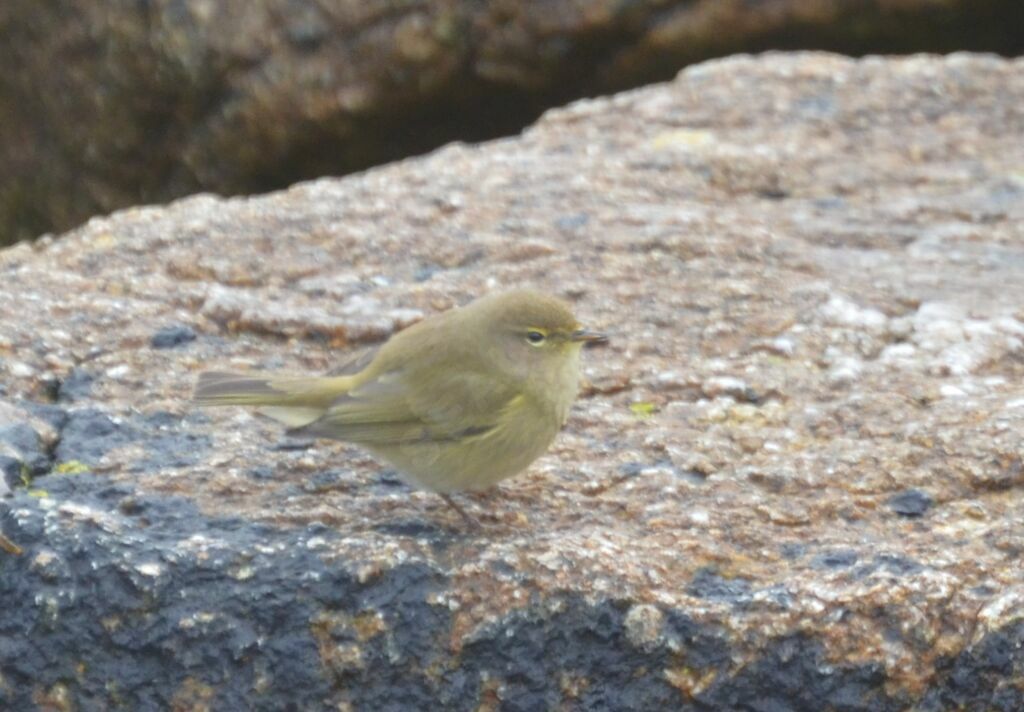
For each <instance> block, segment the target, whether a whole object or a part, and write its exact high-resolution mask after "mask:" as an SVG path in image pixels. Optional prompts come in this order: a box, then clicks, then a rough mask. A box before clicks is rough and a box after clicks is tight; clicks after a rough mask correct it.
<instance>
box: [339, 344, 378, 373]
mask: <svg viewBox="0 0 1024 712" xmlns="http://www.w3.org/2000/svg"><path fill="white" fill-rule="evenodd" d="M379 351H380V346H367V347H366V348H363V349H359V350H358V351H356V352H354V353H352V354H350V355H349V357H348V358H347V359H346V360H344V361H342V362H341V363H340V364H338V365H337V366H335V367H334V368H332V369H331V370H330V371H328V372H327V375H328V376H351V375H354V374H356V373H359V372H360V371H362V370H363V369H364V368H366V367H367V366H369V365H370V363H372V362H373V359H374V358H375V357H376V356H377V352H379Z"/></svg>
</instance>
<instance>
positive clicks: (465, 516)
mask: <svg viewBox="0 0 1024 712" xmlns="http://www.w3.org/2000/svg"><path fill="white" fill-rule="evenodd" d="M437 496H438V497H440V498H441V499H443V500H444V501H445V504H447V505H448V506H449V507H451V508H452V509H454V510H455V511H456V512H458V513H459V516H461V517H462V518H463V519H464V520H465V521H466V524H468V525H469V526H471V527H473V528H474V529H479V528H480V522H478V521H477V520H476V519H474V518H473V517H471V516H470V515H469V514H467V513H466V510H464V509H463V508H462V507H460V506H459V505H458V504H456V503H455V500H454V499H452V498H451V496H450V495H447V494H441V493H438V495H437Z"/></svg>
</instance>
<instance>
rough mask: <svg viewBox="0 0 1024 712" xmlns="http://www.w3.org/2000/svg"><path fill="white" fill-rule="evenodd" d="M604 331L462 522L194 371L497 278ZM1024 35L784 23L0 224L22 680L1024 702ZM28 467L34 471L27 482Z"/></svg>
mask: <svg viewBox="0 0 1024 712" xmlns="http://www.w3.org/2000/svg"><path fill="white" fill-rule="evenodd" d="M520 284H532V285H534V286H537V287H540V288H543V289H547V290H551V291H554V292H558V293H560V294H562V295H565V296H567V297H568V298H570V299H572V300H574V301H575V302H576V304H577V309H578V311H579V313H580V314H581V315H582V316H583V317H584V318H585V319H586V321H587V322H588V323H589V324H590V325H592V326H594V327H596V328H600V329H604V330H607V331H609V332H611V333H612V335H613V340H612V343H611V344H610V345H609V346H608V347H606V348H604V349H599V350H593V351H589V352H588V353H587V354H586V361H587V366H586V374H587V377H588V380H589V385H588V386H587V388H586V390H585V393H584V396H583V398H582V399H581V401H580V402H579V403H578V405H577V407H576V408H575V410H574V411H573V414H572V417H571V419H570V422H569V424H568V426H567V428H566V430H565V432H564V433H563V434H562V435H561V436H560V438H559V439H558V441H557V442H556V444H555V446H554V447H553V449H552V450H551V452H550V454H548V455H547V456H545V457H544V458H543V459H542V460H540V461H538V463H536V464H535V466H534V467H532V468H531V470H530V471H529V473H528V474H526V475H524V476H522V477H520V478H519V479H516V480H513V481H511V482H508V483H505V484H503V485H502V486H501V487H500V490H499V491H497V492H495V493H494V494H493V495H492V496H491V497H489V498H488V499H486V500H482V501H476V500H469V499H467V500H466V501H465V504H466V506H467V507H469V508H470V509H471V510H472V511H474V512H476V513H477V515H478V516H480V517H481V518H482V519H483V520H484V523H485V528H484V529H483V531H480V532H472V531H465V530H463V528H462V525H461V523H460V521H459V519H458V517H457V516H455V515H454V514H453V513H452V512H451V511H450V510H448V509H447V508H445V507H444V506H443V505H442V504H441V503H440V502H439V500H438V499H437V498H436V497H435V496H433V495H430V494H427V493H420V492H410V491H409V490H408V489H406V488H405V487H404V486H402V485H401V484H400V483H399V482H398V481H397V480H396V478H395V477H394V475H393V473H389V472H388V471H387V470H386V469H384V468H382V467H381V466H379V465H378V464H377V463H375V462H373V461H372V460H371V459H370V458H369V457H368V456H367V455H365V454H364V453H362V452H361V451H359V450H358V449H356V448H351V447H347V446H345V445H341V444H331V443H323V442H320V443H305V442H290V441H288V440H285V439H283V438H282V437H281V435H280V431H279V429H278V428H277V427H276V426H275V425H274V424H271V423H265V422H263V421H261V420H259V419H257V418H255V417H254V416H252V415H251V414H249V413H247V412H244V411H242V410H236V409H228V410H215V411H208V412H202V413H199V412H196V411H195V410H194V409H193V408H192V407H190V405H189V403H188V397H189V392H190V389H191V386H192V383H193V381H194V377H195V373H196V372H197V371H199V370H201V369H206V368H230V369H246V368H270V369H278V370H282V371H289V370H291V371H321V370H326V369H329V368H331V367H332V366H334V365H336V364H338V363H340V362H342V361H343V360H344V359H345V358H347V357H348V355H349V354H350V352H352V351H354V350H356V349H357V348H360V347H361V346H363V345H364V344H372V343H377V342H379V341H381V340H383V339H385V338H386V337H387V336H388V335H389V334H390V333H392V332H393V331H394V330H395V329H398V328H400V327H402V326H403V325H405V324H408V323H410V322H412V321H414V320H416V319H417V318H419V317H420V316H421V315H424V314H428V313H433V312H435V311H436V310H439V309H443V308H446V307H449V306H451V305H453V304H457V303H461V302H464V301H467V300H469V299H470V298H472V297H473V296H476V295H479V294H482V293H485V292H488V291H490V290H494V289H499V288H502V287H506V286H510V285H520ZM1022 304H1024V61H1020V60H1018V61H1004V60H999V59H995V58H991V57H976V56H966V55H958V56H952V57H949V58H945V59H939V58H932V57H915V58H909V59H901V60H883V59H867V60H863V61H852V60H848V59H843V58H839V57H836V56H830V55H796V56H787V55H774V56H772V55H770V56H766V57H762V58H759V59H750V58H736V59H730V60H726V61H717V62H713V63H709V64H704V65H699V66H695V67H693V68H691V69H688V70H686V71H685V72H683V73H682V74H681V75H680V76H679V77H678V78H677V79H676V81H674V82H672V83H670V84H665V85H660V86H654V87H651V88H647V89H643V90H639V91H634V92H631V93H627V94H622V95H619V96H616V97H613V98H610V99H601V100H595V101H587V102H582V103H578V104H575V105H573V106H570V107H568V108H566V109H562V110H558V111H553V112H550V113H548V114H547V115H546V116H545V117H544V118H543V119H542V120H541V121H540V122H539V123H538V124H537V125H536V126H535V127H533V128H531V129H530V130H529V131H527V132H526V133H525V134H524V135H523V136H522V137H520V138H515V139H509V140H504V141H499V142H495V143H491V144H487V145H482V146H479V147H465V146H450V147H448V148H446V149H444V150H441V151H438V152H437V153H435V154H433V155H431V156H429V157H426V158H423V159H418V160H411V161H407V162H404V163H400V164H396V165H391V166H387V167H384V168H380V169H377V170H373V171H370V172H368V173H365V174H361V175H355V176H352V177H349V178H347V179H344V180H321V181H317V182H314V183H309V184H305V185H299V186H296V187H294V188H292V189H290V190H288V191H285V192H281V193H277V194H273V195H269V196H266V197H260V198H254V199H232V200H220V199H217V198H213V197H207V196H197V197H194V198H190V199H188V200H183V201H181V202H178V203H175V204H173V205H171V206H168V207H152V208H140V209H132V210H128V211H125V212H122V213H119V214H116V215H114V216H113V217H111V218H108V219H94V220H92V221H90V222H89V223H88V224H87V225H85V226H84V227H83V228H81V229H79V230H76V231H75V232H73V233H70V234H67V235H65V236H63V237H61V238H60V239H57V240H50V239H47V240H44V241H42V242H40V243H38V244H36V245H33V246H30V245H27V244H23V245H20V246H17V247H14V248H10V249H8V250H6V251H5V252H2V253H0V359H2V360H0V373H2V374H3V377H2V388H3V394H2V398H3V399H4V402H3V404H2V406H0V443H2V444H0V455H2V456H3V457H2V458H0V464H3V469H4V474H5V481H6V482H7V486H9V487H10V488H12V491H11V493H10V494H9V495H8V497H7V498H6V499H4V500H2V501H0V511H2V516H0V527H2V532H3V534H5V535H6V536H7V537H9V539H10V540H11V542H13V543H14V544H15V545H17V546H20V547H21V548H22V549H23V550H24V551H23V553H22V554H21V555H20V556H17V555H13V554H10V553H2V552H0V605H2V608H3V611H4V613H3V616H0V706H2V707H4V708H7V709H32V708H33V706H37V707H40V708H44V707H45V708H47V709H113V708H123V709H135V710H149V709H166V708H168V707H175V708H176V709H207V708H209V709H218V710H220V709H268V710H269V709H275V710H277V709H302V710H306V709H326V708H330V709H366V710H383V709H394V710H398V709H442V708H443V709H455V710H476V709H483V710H488V709H493V710H497V709H503V710H538V709H693V710H708V709H715V710H724V709H737V710H819V709H834V710H872V711H877V710H900V709H907V708H909V707H913V708H914V709H917V710H926V711H934V710H947V709H994V710H1006V711H1010V710H1020V709H1022V708H1024V685H1022V683H1024V567H1022V566H1021V557H1022V555H1024V464H1022V457H1024V449H1022V446H1021V432H1022V429H1024V385H1022V376H1024V308H1022ZM26 483H27V484H26Z"/></svg>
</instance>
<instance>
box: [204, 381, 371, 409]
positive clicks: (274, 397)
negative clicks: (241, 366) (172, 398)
mask: <svg viewBox="0 0 1024 712" xmlns="http://www.w3.org/2000/svg"><path fill="white" fill-rule="evenodd" d="M350 384H351V379H350V378H348V377H344V376H342V377H336V378H330V377H327V378H324V377H318V378H302V377H280V376H262V375H258V374H257V375H248V374H237V373H222V372H217V371H208V372H206V373H201V374H199V381H198V382H197V383H196V389H195V393H194V394H193V396H192V399H193V401H195V402H196V403H198V404H199V405H204V406H215V405H256V406H286V407H287V406H291V407H297V408H308V409H321V410H325V409H326V408H327V407H328V406H330V404H331V403H332V402H333V401H334V400H335V399H337V398H338V397H339V396H341V395H343V394H344V393H345V392H346V391H348V389H349V388H350Z"/></svg>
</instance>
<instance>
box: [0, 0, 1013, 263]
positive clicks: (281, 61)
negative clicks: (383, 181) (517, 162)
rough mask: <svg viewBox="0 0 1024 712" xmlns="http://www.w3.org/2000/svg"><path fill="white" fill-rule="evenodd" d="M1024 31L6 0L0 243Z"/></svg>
mask: <svg viewBox="0 0 1024 712" xmlns="http://www.w3.org/2000/svg"><path fill="white" fill-rule="evenodd" d="M1022 27H1024V8H1022V5H1021V3H1020V2H1019V0H759V1H758V2H750V0H628V1H625V0H534V1H532V2H530V1H524V0H484V1H481V0H429V1H417V2H409V1H408V0H230V1H229V0H219V1H217V2H210V1H209V0H148V1H147V2H139V1H138V0H91V1H88V0H78V1H77V2H74V3H68V2H65V1H64V0H4V2H2V3H0V126H3V131H0V166H3V171H2V172H0V244H9V243H11V242H13V241H15V240H18V239H22V238H25V237H34V236H36V235H39V234H41V233H43V232H47V231H55V230H66V229H69V228H71V227H73V226H74V225H77V224H78V223H80V222H81V221H83V220H85V219H86V218H88V217H89V216H92V215H95V214H97V213H105V212H109V211H110V210H113V209H115V208H121V207H126V206H128V205H134V204H138V203H141V202H158V201H165V200H169V199H171V198H174V197H178V196H181V195H185V194H188V193H194V192H197V191H200V190H209V191H214V192H218V193H221V194H235V193H252V192H257V191H265V190H269V189H271V188H280V187H283V186H285V185H288V184H290V183H292V182H294V181H295V180H298V179H302V178H311V177H315V176H321V175H325V174H328V175H330V174H333V175H336V174H339V173H344V172H349V171H352V170H357V169H362V168H366V167H368V166H370V165H374V164H378V163H382V162H385V161H388V160H393V159H396V158H401V157H403V156H408V155H411V154H415V153H422V152H424V151H426V150H429V149H432V148H434V147H436V146H439V145H441V144H443V143H445V142H447V141H451V140H455V139H460V140H470V141H472V140H479V139H482V138H490V137H495V136H499V135H502V134H508V133H511V132H514V131H517V130H518V129H519V128H521V127H523V126H525V125H527V124H528V123H529V122H531V121H533V120H534V119H535V118H536V117H537V116H538V115H539V114H540V112H541V110H542V109H543V108H545V107H549V106H556V105H561V104H563V103H565V101H567V100H569V99H572V98H576V97H580V96H587V95H593V94H598V93H607V92H609V91H611V90H618V89H623V88H626V87H629V86H636V85H638V84H642V83H645V82H649V81H652V80H660V79H667V78H669V77H671V76H673V75H674V74H675V72H676V71H677V70H678V69H679V68H680V67H682V66H683V65H685V64H687V63H691V62H695V61H699V60H703V59H707V58H709V57H713V56H720V55H723V54H729V53H733V52H741V51H759V50H762V49H766V48H790V49H795V48H806V49H833V50H838V51H844V52H848V53H855V54H860V53H865V52H878V53H887V52H908V51H951V50H958V49H959V50H965V49H969V50H975V51H982V50H983V51H991V52H1002V53H1004V54H1016V53H1020V52H1022V51H1024V34H1022V31H1021V28H1022ZM55 67H59V68H60V71H55V69H54V68H55Z"/></svg>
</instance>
